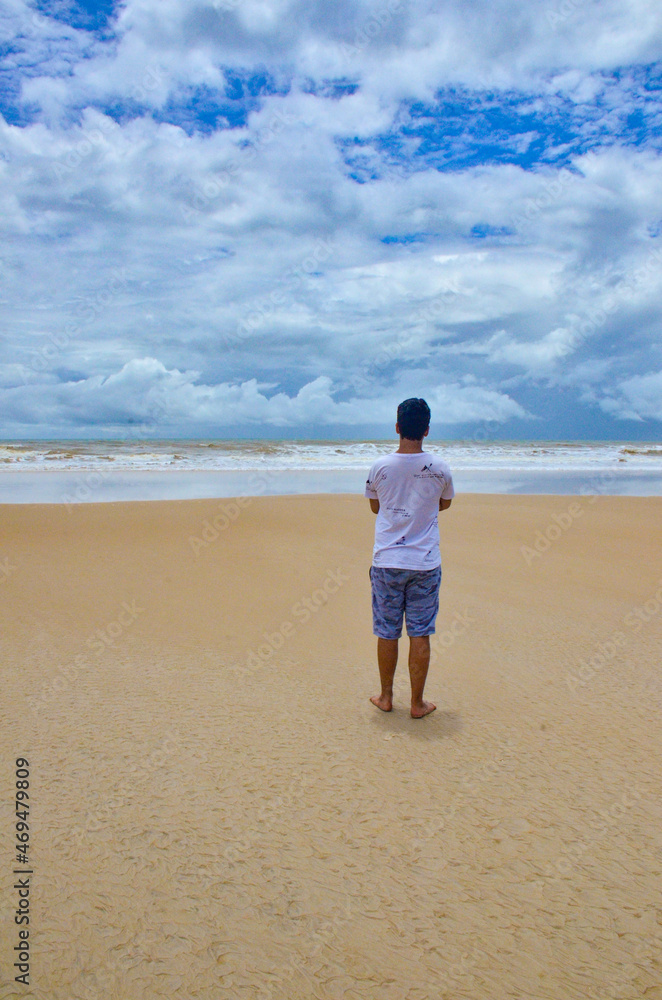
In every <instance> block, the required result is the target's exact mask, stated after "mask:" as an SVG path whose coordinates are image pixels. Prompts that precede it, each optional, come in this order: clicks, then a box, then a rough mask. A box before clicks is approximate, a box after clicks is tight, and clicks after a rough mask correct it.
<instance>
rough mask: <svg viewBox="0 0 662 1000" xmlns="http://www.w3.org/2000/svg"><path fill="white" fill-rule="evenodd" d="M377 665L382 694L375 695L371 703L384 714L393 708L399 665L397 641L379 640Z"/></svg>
mask: <svg viewBox="0 0 662 1000" xmlns="http://www.w3.org/2000/svg"><path fill="white" fill-rule="evenodd" d="M377 663H378V665H379V678H380V680H381V682H382V693H381V694H380V695H375V696H374V697H373V698H371V699H370V701H371V702H372V703H373V705H376V706H377V708H381V710H382V712H390V711H391V709H392V708H393V677H394V675H395V668H396V666H397V663H398V640H397V639H377Z"/></svg>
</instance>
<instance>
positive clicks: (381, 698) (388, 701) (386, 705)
mask: <svg viewBox="0 0 662 1000" xmlns="http://www.w3.org/2000/svg"><path fill="white" fill-rule="evenodd" d="M370 701H371V702H372V703H373V705H376V706H377V708H381V710H382V712H390V711H391V710H392V709H393V699H392V698H389V697H387V696H386V695H385V694H379V695H377V694H376V695H375V696H374V697H373V698H371V699H370Z"/></svg>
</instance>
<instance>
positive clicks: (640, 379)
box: [600, 371, 662, 421]
mask: <svg viewBox="0 0 662 1000" xmlns="http://www.w3.org/2000/svg"><path fill="white" fill-rule="evenodd" d="M616 391H617V394H616V395H614V396H610V397H607V398H604V399H602V400H600V406H601V408H602V409H603V410H604V411H605V413H610V414H612V415H613V416H615V417H617V418H618V419H620V420H639V421H641V420H645V419H649V420H662V371H659V372H650V373H649V374H648V375H635V376H634V377H633V378H629V379H625V380H624V381H623V382H620V383H619V384H618V386H617V387H616Z"/></svg>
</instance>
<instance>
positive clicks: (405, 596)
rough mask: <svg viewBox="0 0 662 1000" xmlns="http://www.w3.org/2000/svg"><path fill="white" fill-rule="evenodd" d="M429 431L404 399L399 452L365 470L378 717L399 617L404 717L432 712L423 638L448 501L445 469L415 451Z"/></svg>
mask: <svg viewBox="0 0 662 1000" xmlns="http://www.w3.org/2000/svg"><path fill="white" fill-rule="evenodd" d="M429 430H430V407H429V406H428V404H427V403H426V402H425V400H424V399H405V401H404V402H403V403H400V405H399V406H398V422H397V423H396V425H395V432H396V434H399V435H400V447H399V448H398V450H397V451H396V452H393V453H392V454H391V455H387V456H385V457H384V458H380V459H378V460H377V461H376V462H375V463H374V464H373V466H372V468H371V469H370V472H369V474H368V479H367V482H366V486H365V495H366V496H367V497H368V499H369V500H370V508H371V510H372V512H373V513H374V514H376V515H377V521H376V524H375V547H374V550H373V556H372V566H371V567H370V582H371V584H372V618H373V631H374V633H375V635H376V636H377V662H378V665H379V676H380V678H381V682H382V691H381V694H379V695H375V697H373V698H371V699H370V701H371V702H372V703H373V705H376V706H377V708H380V709H381V710H382V712H390V711H391V709H392V708H393V677H394V674H395V668H396V665H397V662H398V639H399V638H400V636H401V635H402V622H403V617H404V618H405V619H406V623H407V635H408V636H409V676H410V680H411V716H412V718H413V719H422V718H423V716H424V715H429V714H430V712H434V710H435V708H436V707H437V706H436V705H433V704H432V702H431V701H424V700H423V689H424V687H425V680H426V678H427V675H428V668H429V666H430V636H431V635H432V634H433V633H434V626H435V621H436V618H437V612H438V611H439V586H440V584H441V555H440V552H439V525H438V523H437V517H438V514H439V511H440V510H447V509H448V507H450V505H451V500H452V498H453V497H454V496H455V490H454V489H453V479H452V476H451V470H450V469H449V467H448V465H447V464H446V463H445V462H442V461H441V459H439V458H436V457H435V456H434V455H430V454H429V453H428V452H426V451H423V438H425V437H427V435H428V432H429Z"/></svg>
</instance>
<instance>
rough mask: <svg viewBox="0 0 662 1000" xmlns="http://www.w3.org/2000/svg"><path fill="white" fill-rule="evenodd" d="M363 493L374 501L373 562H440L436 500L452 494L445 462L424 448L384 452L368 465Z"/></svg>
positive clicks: (413, 565) (420, 565)
mask: <svg viewBox="0 0 662 1000" xmlns="http://www.w3.org/2000/svg"><path fill="white" fill-rule="evenodd" d="M365 496H367V497H370V498H371V499H372V500H379V513H378V514H377V522H376V524H375V547H374V550H373V555H372V565H373V566H392V567H394V568H398V569H435V568H436V567H437V566H441V554H440V552H439V525H438V523H437V516H438V514H439V499H440V497H443V498H444V500H451V499H452V498H453V497H454V496H455V490H454V489H453V478H452V476H451V470H450V469H449V467H448V465H447V464H446V463H445V462H442V460H441V459H440V458H436V457H435V456H434V455H430V454H429V453H428V452H427V451H423V452H418V453H416V454H413V455H400V454H398V453H397V452H394V453H393V454H391V455H386V456H385V457H384V458H379V459H377V461H376V462H375V463H374V464H373V466H372V468H371V469H370V472H369V473H368V479H367V481H366V484H365Z"/></svg>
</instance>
